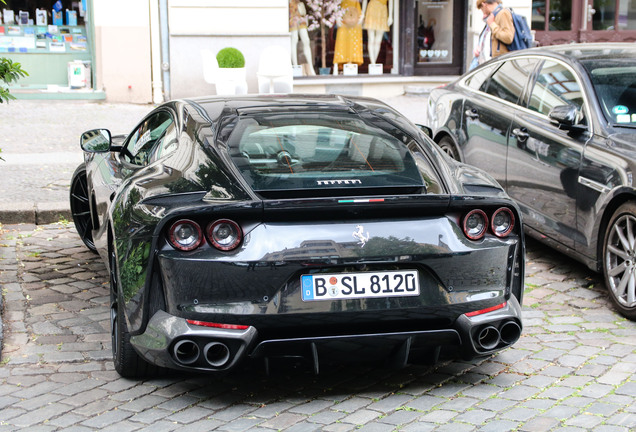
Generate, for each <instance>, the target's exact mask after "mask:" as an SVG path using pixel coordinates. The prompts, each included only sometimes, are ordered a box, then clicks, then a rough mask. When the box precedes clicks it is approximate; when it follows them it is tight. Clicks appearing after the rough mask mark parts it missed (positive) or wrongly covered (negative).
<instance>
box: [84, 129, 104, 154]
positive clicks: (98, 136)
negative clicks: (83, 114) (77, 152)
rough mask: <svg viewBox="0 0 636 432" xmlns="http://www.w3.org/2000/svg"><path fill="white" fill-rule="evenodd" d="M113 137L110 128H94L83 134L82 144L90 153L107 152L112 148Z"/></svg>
mask: <svg viewBox="0 0 636 432" xmlns="http://www.w3.org/2000/svg"><path fill="white" fill-rule="evenodd" d="M111 142H112V137H111V135H110V131H109V130H108V129H92V130H89V131H86V132H84V133H83V134H82V136H81V138H80V146H81V147H82V150H84V151H85V152H90V153H105V152H107V151H109V150H110V145H111Z"/></svg>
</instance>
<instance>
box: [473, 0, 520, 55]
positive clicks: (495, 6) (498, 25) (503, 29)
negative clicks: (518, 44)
mask: <svg viewBox="0 0 636 432" xmlns="http://www.w3.org/2000/svg"><path fill="white" fill-rule="evenodd" d="M477 8H478V9H480V10H481V11H482V13H483V14H484V15H485V16H487V18H486V24H487V25H488V27H490V34H491V37H490V40H491V55H492V56H493V57H498V56H500V55H502V54H505V53H507V52H508V44H510V43H511V42H512V40H513V39H514V37H515V27H514V24H513V22H512V14H511V13H510V10H509V9H507V8H504V7H502V5H501V0H477Z"/></svg>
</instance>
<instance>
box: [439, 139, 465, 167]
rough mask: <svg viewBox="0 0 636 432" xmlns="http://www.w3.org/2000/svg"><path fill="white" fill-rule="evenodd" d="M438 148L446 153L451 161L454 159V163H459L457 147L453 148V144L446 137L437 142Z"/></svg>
mask: <svg viewBox="0 0 636 432" xmlns="http://www.w3.org/2000/svg"><path fill="white" fill-rule="evenodd" d="M438 145H439V148H440V149H441V150H442V151H443V152H444V153H446V154H447V155H448V156H450V157H451V159H455V160H456V161H460V162H461V159H460V157H459V152H458V151H457V147H455V143H454V142H453V140H451V139H450V138H448V137H444V138H442V139H441V141H440V142H439V144H438Z"/></svg>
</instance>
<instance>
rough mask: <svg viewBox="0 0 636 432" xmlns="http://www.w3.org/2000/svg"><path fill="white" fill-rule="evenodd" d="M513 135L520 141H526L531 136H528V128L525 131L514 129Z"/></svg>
mask: <svg viewBox="0 0 636 432" xmlns="http://www.w3.org/2000/svg"><path fill="white" fill-rule="evenodd" d="M512 134H513V135H514V136H516V137H517V139H518V140H519V141H525V140H527V139H528V137H529V136H530V135H528V132H526V128H523V129H520V128H514V129H513V130H512Z"/></svg>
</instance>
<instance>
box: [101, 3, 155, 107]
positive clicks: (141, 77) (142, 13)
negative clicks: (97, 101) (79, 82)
mask: <svg viewBox="0 0 636 432" xmlns="http://www.w3.org/2000/svg"><path fill="white" fill-rule="evenodd" d="M93 8H94V13H93V17H94V23H95V53H96V55H95V73H96V82H97V88H98V89H103V90H104V91H105V92H106V99H107V100H108V101H111V102H132V103H149V102H151V101H152V85H151V48H150V10H149V2H144V1H139V0H135V1H126V0H93Z"/></svg>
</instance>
